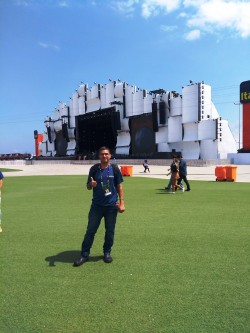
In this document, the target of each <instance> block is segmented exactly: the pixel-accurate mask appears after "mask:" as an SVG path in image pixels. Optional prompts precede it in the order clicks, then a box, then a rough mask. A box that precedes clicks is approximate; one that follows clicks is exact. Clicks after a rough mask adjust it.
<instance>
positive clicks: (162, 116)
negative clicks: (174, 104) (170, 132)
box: [159, 101, 166, 125]
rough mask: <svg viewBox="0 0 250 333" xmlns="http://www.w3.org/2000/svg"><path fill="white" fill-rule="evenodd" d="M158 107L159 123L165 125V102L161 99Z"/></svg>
mask: <svg viewBox="0 0 250 333" xmlns="http://www.w3.org/2000/svg"><path fill="white" fill-rule="evenodd" d="M159 109H160V124H161V125H165V124H166V103H165V102H164V101H161V102H160V103H159Z"/></svg>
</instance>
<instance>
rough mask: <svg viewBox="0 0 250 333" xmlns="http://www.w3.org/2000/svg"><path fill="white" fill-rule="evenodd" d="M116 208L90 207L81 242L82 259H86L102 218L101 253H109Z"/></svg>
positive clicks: (112, 239) (112, 238)
mask: <svg viewBox="0 0 250 333" xmlns="http://www.w3.org/2000/svg"><path fill="white" fill-rule="evenodd" d="M117 212H118V208H117V206H115V205H113V206H98V205H95V204H92V205H91V208H90V211H89V218H88V227H87V231H86V234H85V236H84V239H83V242H82V252H81V255H82V257H88V255H89V252H90V249H91V247H92V244H93V242H94V238H95V234H96V232H97V230H98V228H99V226H100V223H101V219H102V218H103V217H104V223H105V230H106V232H105V238H104V244H103V253H110V252H111V248H112V245H113V243H114V234H115V224H116V217H117Z"/></svg>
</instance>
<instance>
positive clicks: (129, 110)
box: [125, 85, 135, 117]
mask: <svg viewBox="0 0 250 333" xmlns="http://www.w3.org/2000/svg"><path fill="white" fill-rule="evenodd" d="M134 89H135V88H134V86H132V87H131V86H128V85H127V86H126V88H125V103H126V116H127V117H130V116H132V115H133V92H134Z"/></svg>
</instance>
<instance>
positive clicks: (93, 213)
mask: <svg viewBox="0 0 250 333" xmlns="http://www.w3.org/2000/svg"><path fill="white" fill-rule="evenodd" d="M110 158H111V154H110V149H109V148H107V147H101V148H100V149H99V159H100V163H98V164H95V165H93V166H92V167H91V168H90V170H89V176H88V181H87V189H88V190H92V189H93V199H92V205H91V207H90V211H89V216H88V226H87V230H86V233H85V236H84V239H83V242H82V251H81V257H80V258H79V259H78V260H76V261H75V262H74V266H80V265H82V264H84V263H85V262H86V261H87V260H88V258H89V253H90V249H91V247H92V244H93V242H94V237H95V234H96V232H97V230H98V228H99V226H100V223H101V219H102V218H103V217H104V223H105V239H104V244H103V254H104V256H103V260H104V262H106V263H111V262H112V261H113V259H112V257H111V255H110V253H111V248H112V245H113V243H114V233H115V225H116V217H117V212H118V211H119V212H120V213H123V212H124V211H125V206H124V197H123V188H122V182H123V179H122V175H121V172H120V169H119V168H118V166H117V165H114V164H110ZM118 196H119V202H118Z"/></svg>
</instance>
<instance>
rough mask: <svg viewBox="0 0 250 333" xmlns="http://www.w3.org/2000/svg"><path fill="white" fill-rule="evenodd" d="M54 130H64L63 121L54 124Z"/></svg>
mask: <svg viewBox="0 0 250 333" xmlns="http://www.w3.org/2000/svg"><path fill="white" fill-rule="evenodd" d="M54 130H55V131H56V132H59V131H61V130H62V120H61V119H60V120H57V121H55V122H54Z"/></svg>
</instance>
